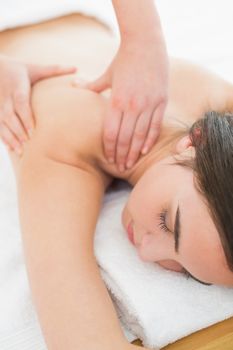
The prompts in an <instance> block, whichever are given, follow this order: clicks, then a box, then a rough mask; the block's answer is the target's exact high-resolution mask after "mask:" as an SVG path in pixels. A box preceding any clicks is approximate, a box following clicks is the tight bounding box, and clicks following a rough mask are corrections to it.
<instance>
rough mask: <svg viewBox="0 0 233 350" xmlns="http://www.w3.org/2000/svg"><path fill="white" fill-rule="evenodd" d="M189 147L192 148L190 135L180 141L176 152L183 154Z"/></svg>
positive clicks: (176, 146)
mask: <svg viewBox="0 0 233 350" xmlns="http://www.w3.org/2000/svg"><path fill="white" fill-rule="evenodd" d="M189 147H192V142H191V140H190V137H189V135H186V136H184V137H182V139H180V140H179V141H178V142H177V143H176V145H175V152H176V153H183V152H185V151H187V149H188V148H189Z"/></svg>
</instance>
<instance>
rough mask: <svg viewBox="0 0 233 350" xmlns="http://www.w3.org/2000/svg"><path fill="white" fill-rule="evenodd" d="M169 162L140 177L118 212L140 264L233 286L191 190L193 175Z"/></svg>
mask: <svg viewBox="0 0 233 350" xmlns="http://www.w3.org/2000/svg"><path fill="white" fill-rule="evenodd" d="M171 162H173V163H174V159H173V158H172V157H167V158H165V159H163V160H162V161H160V162H157V163H156V164H154V165H153V166H151V167H150V168H149V169H148V170H147V171H146V172H145V173H144V174H143V176H141V178H140V179H139V181H138V182H137V183H136V185H135V186H134V188H133V190H132V191H131V193H130V196H129V199H128V202H127V203H126V205H125V208H124V210H123V213H122V223H123V226H124V227H125V229H126V230H127V227H128V225H129V224H131V227H132V229H133V238H134V245H135V248H136V249H137V252H138V255H139V257H140V258H141V259H142V260H144V261H150V262H156V263H159V264H160V265H161V266H163V267H164V268H167V269H170V270H174V271H178V272H182V271H183V270H184V269H185V270H186V271H188V272H189V273H190V274H191V275H192V276H193V277H194V278H196V279H198V280H200V281H202V282H205V283H213V284H223V285H233V273H232V272H231V271H230V270H229V268H228V267H227V264H226V259H225V255H224V252H223V248H222V245H221V241H220V238H219V235H218V232H217V230H216V228H215V225H214V223H213V221H212V219H211V217H210V214H209V212H208V209H207V206H206V205H205V203H204V201H203V199H202V197H201V195H200V194H199V193H198V192H197V190H196V189H195V187H194V183H193V182H194V178H193V171H192V170H191V169H189V168H186V167H183V166H178V165H171V164H169V163H171ZM178 208H179V209H178ZM175 231H176V234H175ZM177 236H179V237H177ZM177 240H178V242H177V243H176V244H175V241H177ZM175 245H176V247H175Z"/></svg>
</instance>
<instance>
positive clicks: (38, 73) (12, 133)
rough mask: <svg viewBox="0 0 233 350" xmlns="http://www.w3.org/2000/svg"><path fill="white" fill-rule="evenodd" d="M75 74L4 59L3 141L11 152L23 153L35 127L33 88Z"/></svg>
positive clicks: (0, 84)
mask: <svg viewBox="0 0 233 350" xmlns="http://www.w3.org/2000/svg"><path fill="white" fill-rule="evenodd" d="M75 71H76V69H75V68H74V67H73V68H72V67H70V68H62V67H59V66H38V65H30V64H23V63H19V62H16V61H13V60H10V59H8V58H7V57H4V56H0V138H1V139H2V141H3V142H4V143H5V144H6V145H7V146H8V147H9V148H10V149H11V150H14V151H16V152H17V153H18V154H19V155H20V154H21V153H22V147H21V145H22V143H23V142H25V141H27V140H28V135H29V136H30V133H31V131H32V129H33V126H34V120H33V114H32V110H31V105H30V94H31V86H32V85H33V84H35V83H36V82H37V81H39V80H41V79H45V78H49V77H52V76H56V75H61V74H69V73H74V72H75ZM30 130H31V131H30Z"/></svg>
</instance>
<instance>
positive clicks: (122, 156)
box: [116, 111, 137, 172]
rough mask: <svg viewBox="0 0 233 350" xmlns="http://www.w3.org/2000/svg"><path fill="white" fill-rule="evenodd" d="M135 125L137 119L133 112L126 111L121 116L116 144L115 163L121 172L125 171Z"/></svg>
mask: <svg viewBox="0 0 233 350" xmlns="http://www.w3.org/2000/svg"><path fill="white" fill-rule="evenodd" d="M136 123H137V118H136V117H135V114H134V113H133V112H130V111H128V112H125V113H124V114H123V118H122V121H121V125H120V130H119V134H118V139H117V144H116V163H117V165H118V168H119V171H121V172H122V171H124V170H125V163H126V159H127V155H128V152H129V149H130V144H131V140H132V137H133V134H134V129H135V125H136Z"/></svg>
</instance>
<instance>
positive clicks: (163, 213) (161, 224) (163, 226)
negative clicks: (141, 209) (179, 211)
mask: <svg viewBox="0 0 233 350" xmlns="http://www.w3.org/2000/svg"><path fill="white" fill-rule="evenodd" d="M166 215H167V209H163V210H162V211H161V213H159V215H158V218H159V227H160V228H161V229H162V230H163V231H165V232H169V229H168V227H167V225H166V220H165V219H166Z"/></svg>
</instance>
